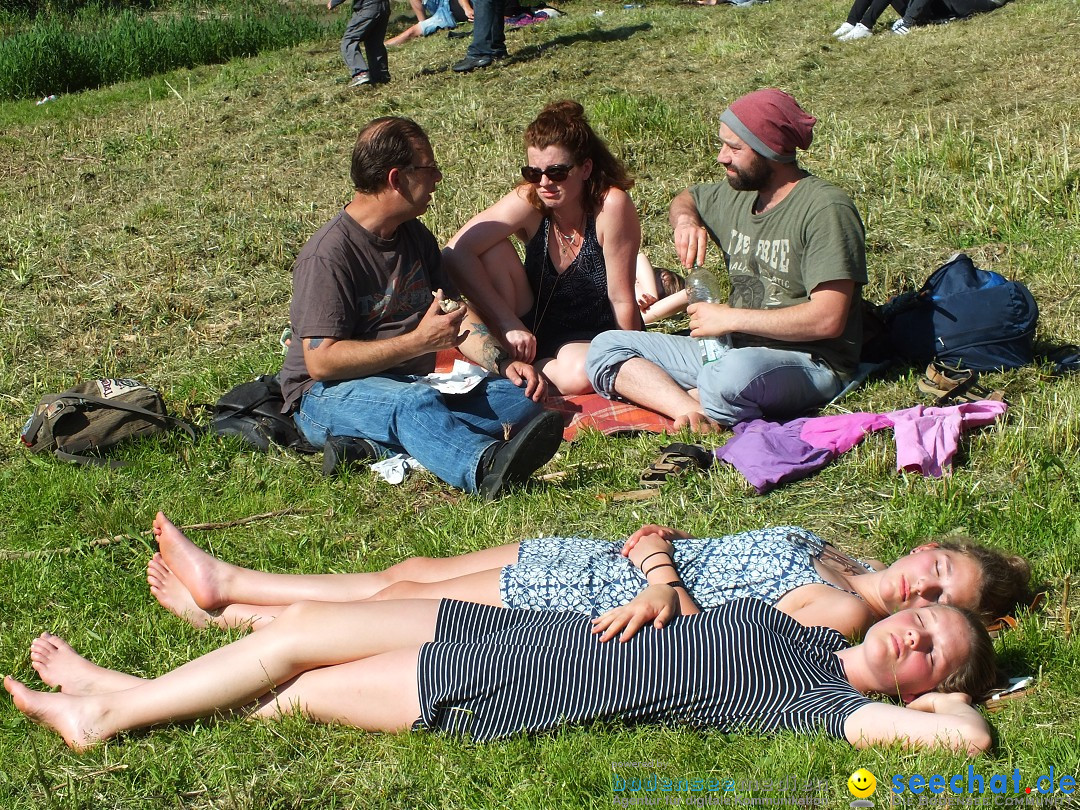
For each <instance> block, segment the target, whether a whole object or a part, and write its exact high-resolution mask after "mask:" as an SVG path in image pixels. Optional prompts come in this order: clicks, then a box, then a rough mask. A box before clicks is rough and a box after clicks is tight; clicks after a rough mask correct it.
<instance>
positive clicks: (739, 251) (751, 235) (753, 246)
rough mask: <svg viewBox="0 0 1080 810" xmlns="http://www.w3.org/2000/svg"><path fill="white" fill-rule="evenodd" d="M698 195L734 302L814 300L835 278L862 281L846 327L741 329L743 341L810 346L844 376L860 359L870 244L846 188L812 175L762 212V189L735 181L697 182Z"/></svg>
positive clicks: (738, 341) (775, 304)
mask: <svg viewBox="0 0 1080 810" xmlns="http://www.w3.org/2000/svg"><path fill="white" fill-rule="evenodd" d="M690 194H691V196H692V197H693V199H694V203H695V205H696V206H697V210H698V215H699V216H700V217H701V221H702V222H703V223H704V225H705V228H706V230H707V231H708V233H709V236H710V237H711V238H712V240H713V241H714V242H716V244H717V245H718V246H719V247H720V250H721V251H722V252H723V254H724V260H725V262H726V264H727V270H728V275H729V276H730V279H731V296H730V298H729V300H728V303H729V304H730V305H731V306H733V307H739V308H742V309H779V308H782V307H790V306H794V305H795V304H801V303H804V302H806V301H808V300H810V293H811V292H812V291H813V290H814V288H816V287H817V286H819V285H821V284H823V283H825V282H828V281H841V280H851V281H854V282H855V285H856V286H855V295H854V297H853V298H852V302H851V310H850V312H849V313H848V318H847V324H846V326H845V329H844V333H843V334H842V335H841V336H840V337H837V338H831V339H827V340H814V341H807V342H797V341H783V340H775V339H772V338H765V337H759V336H757V335H748V334H745V333H741V332H738V333H735V334H733V335H732V343H733V345H734V346H736V347H743V346H767V347H770V348H777V349H789V350H794V351H801V352H806V353H808V354H811V355H813V356H814V357H816V358H818V359H820V360H823V361H824V362H826V363H828V365H829V366H830V367H831V368H832V369H833V370H834V371H836V372H837V373H838V374H840V375H841V376H843V377H845V378H846V377H849V376H850V375H851V374H852V373H853V372H854V370H855V367H856V366H857V365H858V363H859V351H860V348H861V345H862V310H861V300H862V285H864V284H866V281H867V277H866V243H865V236H864V231H863V224H862V219H861V218H860V217H859V212H858V210H856V208H855V204H854V203H853V202H852V201H851V198H850V197H848V195H847V194H845V193H844V192H843V191H841V190H840V189H839V188H837V187H836V186H834V185H832V184H831V183H828V182H826V181H825V180H822V179H820V178H818V177H814V176H813V175H808V176H807V177H804V178H803V179H802V180H800V181H799V182H798V183H796V185H795V188H793V189H792V190H791V192H790V193H789V194H788V195H787V196H786V197H785V198H784V199H783V200H781V201H780V202H779V203H778V204H777V205H776V206H774V207H773V208H771V209H769V210H768V211H766V212H765V213H763V214H755V213H754V211H753V206H754V202H755V200H756V199H757V192H756V191H736V190H734V189H733V188H731V186H730V185H729V184H728V183H726V182H725V183H713V184H707V185H698V186H692V187H691V188H690Z"/></svg>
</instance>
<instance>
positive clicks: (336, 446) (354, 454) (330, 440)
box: [322, 436, 379, 478]
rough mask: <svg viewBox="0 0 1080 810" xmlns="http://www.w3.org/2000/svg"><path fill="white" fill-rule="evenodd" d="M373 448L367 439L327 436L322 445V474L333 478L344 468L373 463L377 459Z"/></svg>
mask: <svg viewBox="0 0 1080 810" xmlns="http://www.w3.org/2000/svg"><path fill="white" fill-rule="evenodd" d="M378 455H379V454H378V453H377V452H376V451H375V446H374V445H373V444H372V443H371V442H369V441H368V440H367V439H359V438H356V437H355V436H327V437H326V444H324V445H323V460H322V474H323V475H324V476H326V477H327V478H333V477H334V476H335V475H337V474H338V473H340V472H341V471H342V470H343V469H344V468H345V467H348V466H351V465H353V464H363V463H364V462H365V461H374V460H375V459H376V458H377V457H378Z"/></svg>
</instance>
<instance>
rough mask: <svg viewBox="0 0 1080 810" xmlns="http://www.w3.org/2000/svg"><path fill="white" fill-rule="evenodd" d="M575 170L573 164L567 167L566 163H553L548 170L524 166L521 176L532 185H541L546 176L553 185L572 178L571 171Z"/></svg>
mask: <svg viewBox="0 0 1080 810" xmlns="http://www.w3.org/2000/svg"><path fill="white" fill-rule="evenodd" d="M573 168H574V166H573V164H570V165H567V164H565V163H553V164H552V165H550V166H548V167H547V168H546V169H538V168H536V167H535V166H522V167H521V176H522V177H524V178H525V179H526V180H527V181H528V182H530V183H539V182H540V180H541V178H543V176H544V175H545V174H546V175H547V176H548V179H549V180H551V182H552V183H561V182H562V181H563V180H565V179H566V178H567V177H569V176H570V171H571V169H573Z"/></svg>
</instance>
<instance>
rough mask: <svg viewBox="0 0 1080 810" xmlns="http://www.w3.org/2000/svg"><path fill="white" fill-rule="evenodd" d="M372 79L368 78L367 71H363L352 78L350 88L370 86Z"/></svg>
mask: <svg viewBox="0 0 1080 810" xmlns="http://www.w3.org/2000/svg"><path fill="white" fill-rule="evenodd" d="M370 83H371V78H370V77H369V76H368V73H367V71H366V70H361V71H360V72H359V73H357V74H356V75H355V76H353V77H352V81H351V82H349V87H359V86H360V85H362V84H370Z"/></svg>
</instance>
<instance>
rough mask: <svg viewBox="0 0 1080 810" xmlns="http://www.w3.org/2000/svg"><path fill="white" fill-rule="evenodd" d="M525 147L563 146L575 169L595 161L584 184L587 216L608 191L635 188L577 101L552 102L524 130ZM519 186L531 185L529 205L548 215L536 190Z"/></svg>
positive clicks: (597, 208) (522, 183)
mask: <svg viewBox="0 0 1080 810" xmlns="http://www.w3.org/2000/svg"><path fill="white" fill-rule="evenodd" d="M525 146H526V148H533V149H547V148H548V147H549V146H559V147H562V148H563V149H565V150H566V151H567V152H569V153H570V155H571V156H572V157H573V159H574V165H575V166H580V165H581V164H582V163H584V162H585V161H586V160H591V161H592V164H593V167H592V174H590V175H589V178H588V179H587V180H586V181H585V211H586V212H587V213H590V214H591V213H595V212H596V211H597V210H599V208H600V204H601V202H603V199H604V195H605V194H607V192H608V189H610V188H618V189H622V190H623V191H628V190H630V189H631V188H633V186H634V179H633V178H632V177H630V174H629V172H627V170H626V166H625V165H624V164H623V162H622V161H621V160H619V159H618V158H617V157H615V155H613V154H612V153H611V150H610V149H608V146H607V144H606V143H604V141H603V139H602V138H601V137H600V136H599V135H597V134H596V133H595V132H594V131H593V128H592V127H591V126H590V125H589V122H588V121H587V120H586V118H585V108H584V107H582V106H581V105H580V104H578V103H577V102H576V101H571V100H569V99H566V100H563V101H553V102H551V103H550V104H548V105H547V106H546V107H544V109H542V110H541V111H540V114H539V115H538V116H536V118H535V119H533V121H532V123H530V124H529V125H528V126H527V127H526V128H525ZM519 185H529V189H528V191H527V192H526V194H527V198H528V200H529V202H530V203H532V205H533V206H534V207H535V208H536V209H537V210H539V211H545V212H546V208H547V207H546V206H545V205H544V204H543V203H542V202H541V201H540V198H539V197H538V196H537V194H536V187H535V186H532V185H531V184H527V183H526V182H525V181H524V180H523V181H521V183H520V184H519Z"/></svg>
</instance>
